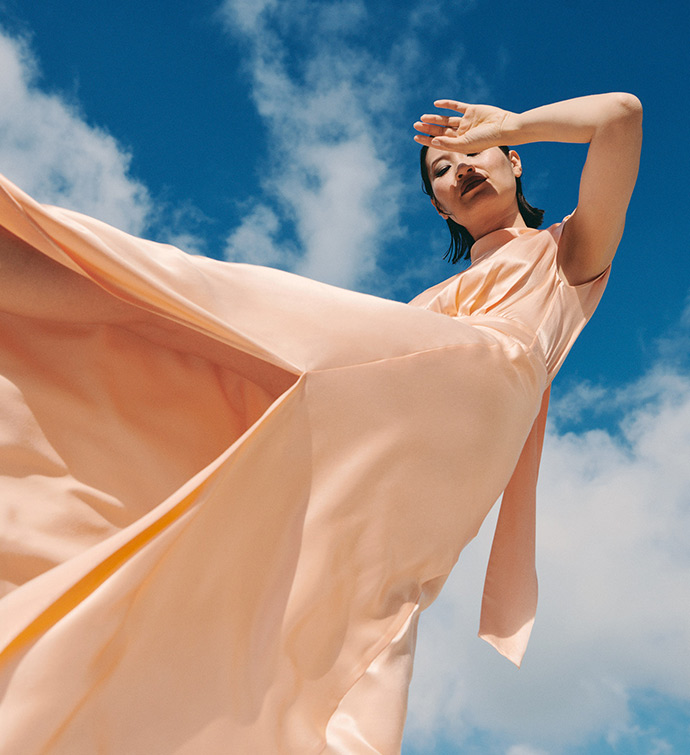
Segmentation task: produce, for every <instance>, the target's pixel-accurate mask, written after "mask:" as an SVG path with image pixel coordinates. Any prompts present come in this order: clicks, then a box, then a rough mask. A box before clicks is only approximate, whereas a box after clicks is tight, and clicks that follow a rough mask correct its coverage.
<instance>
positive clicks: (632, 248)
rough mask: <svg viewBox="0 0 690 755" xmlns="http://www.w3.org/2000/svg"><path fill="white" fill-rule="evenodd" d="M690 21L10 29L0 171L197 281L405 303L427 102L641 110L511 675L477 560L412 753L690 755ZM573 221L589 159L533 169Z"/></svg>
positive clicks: (576, 370) (233, 6)
mask: <svg viewBox="0 0 690 755" xmlns="http://www.w3.org/2000/svg"><path fill="white" fill-rule="evenodd" d="M689 32H690V6H688V5H687V3H684V2H665V1H664V0H661V1H660V2H657V3H648V2H645V3H643V2H615V3H614V2H593V1H591V0H575V1H574V2H571V3H556V2H551V3H546V2H542V1H541V0H539V1H537V2H533V3H528V4H522V5H517V4H515V3H505V2H497V1H496V0H494V1H493V2H491V3H489V2H488V1H487V0H467V1H466V2H457V3H440V2H434V0H426V2H392V0H391V1H390V2H389V1H388V0H386V1H385V2H364V1H361V0H343V1H342V2H308V1H307V0H255V1H254V2H252V1H251V0H245V1H244V2H243V1H242V0H198V1H197V2H196V3H182V2H177V1H175V0H165V1H164V0H119V2H117V3H112V2H111V3H105V2H101V0H70V1H69V2H60V1H59V0H32V2H31V3H26V2H22V1H20V0H3V1H2V2H0V169H1V170H3V172H5V173H6V174H7V175H8V176H9V177H10V178H12V179H13V180H15V181H16V182H17V183H19V184H20V185H21V186H22V187H23V188H25V189H26V190H28V191H29V192H30V193H32V194H34V195H35V196H36V197H37V198H39V199H42V200H44V201H48V202H52V203H55V204H62V205H65V206H69V207H72V208H75V209H80V210H82V211H85V212H89V213H90V214H93V215H96V216H98V217H101V218H103V219H105V220H108V221H110V222H112V223H114V224H115V225H118V226H120V227H124V228H126V229H127V230H130V231H132V232H135V233H139V234H142V235H147V236H150V237H155V238H157V239H160V240H165V241H171V242H173V243H176V244H178V245H179V246H181V247H183V248H185V249H187V250H188V251H192V252H194V253H203V254H209V255H211V256H215V257H219V258H226V259H229V260H247V261H253V262H258V263H262V264H272V265H278V266H281V267H285V268H288V269H291V270H295V271H297V272H300V273H302V274H306V275H311V276H314V277H318V278H321V279H323V280H327V281H328V282H332V283H336V284H338V285H343V286H346V287H349V288H356V289H359V290H363V291H367V292H371V293H376V294H379V295H381V296H387V297H393V298H397V299H401V300H407V299H410V298H412V297H413V296H414V295H415V294H416V293H418V291H420V290H421V289H423V288H425V287H426V286H427V285H430V284H432V283H434V282H436V281H438V280H440V279H441V278H445V277H448V276H449V275H451V274H453V273H454V272H455V271H456V270H455V269H454V268H452V267H450V266H448V265H447V264H446V263H444V262H442V261H441V259H440V258H441V256H442V253H443V251H444V249H445V246H446V244H447V241H446V235H445V234H446V232H445V226H444V225H443V223H442V222H441V221H440V220H439V219H438V218H437V217H436V216H435V215H434V213H433V212H432V210H431V208H430V206H429V205H428V202H427V201H426V199H425V198H424V197H423V195H422V194H421V191H420V181H419V177H418V168H417V150H418V148H417V145H415V143H414V142H413V141H412V134H413V131H412V128H411V124H412V123H413V121H414V120H416V119H417V117H418V116H419V115H420V114H421V113H423V112H425V111H428V110H429V109H430V108H431V103H432V101H433V100H434V99H436V98H438V97H451V98H457V99H462V100H465V101H483V102H489V103H491V104H497V105H500V106H502V107H505V108H507V109H514V110H524V109H527V108H529V107H534V106H537V105H540V104H544V103H546V102H551V101H554V100H558V99H563V98H566V97H573V96H578V95H582V94H589V93H595V92H603V91H612V90H624V91H631V92H633V93H635V94H637V95H638V97H640V99H641V100H642V102H643V105H644V107H645V145H644V150H643V156H642V165H641V171H640V178H639V181H638V187H637V189H636V191H635V195H634V197H633V200H632V203H631V207H630V212H629V215H628V222H627V228H626V234H625V237H624V239H623V242H622V244H621V247H620V250H619V254H618V256H617V258H616V261H615V264H614V271H613V275H612V278H611V282H610V284H609V287H608V291H607V293H606V296H605V297H604V300H603V302H602V304H601V306H600V308H599V310H598V312H597V314H596V316H595V318H594V320H593V321H592V322H591V323H590V324H589V325H588V327H587V329H586V331H585V332H584V333H583V335H582V336H581V338H580V340H579V342H578V344H577V345H576V347H575V348H574V349H573V352H572V354H571V356H570V357H569V360H568V362H567V363H566V365H565V367H564V368H563V370H562V371H561V374H560V375H559V377H558V379H557V382H556V385H555V386H554V397H555V400H554V403H553V411H552V418H551V423H550V431H549V438H548V441H547V449H546V451H545V459H544V466H543V470H542V477H541V482H540V508H541V513H540V517H541V518H540V525H539V526H540V530H539V538H540V540H539V542H540V545H539V553H538V557H539V569H540V580H541V595H542V598H541V605H540V611H539V614H538V617H537V624H536V627H535V631H534V635H533V640H532V645H531V646H530V649H529V651H528V655H527V658H526V661H525V664H524V666H523V669H522V670H521V671H520V672H515V671H514V670H513V669H512V668H510V667H509V664H507V663H506V662H505V661H502V660H501V659H498V658H494V657H493V656H492V655H491V651H490V650H489V649H488V648H487V649H485V648H484V646H483V643H480V642H479V641H478V640H476V639H475V637H474V634H475V632H476V623H477V615H478V605H479V603H478V600H479V597H478V594H479V590H480V589H481V574H482V569H483V568H484V566H485V561H486V549H487V547H488V545H487V543H488V540H487V538H488V537H489V535H490V531H488V530H487V531H486V532H483V533H482V534H480V536H479V538H478V540H477V541H476V543H474V544H473V545H472V546H471V547H470V548H469V549H468V551H467V553H466V554H464V555H463V558H462V563H461V566H460V568H459V569H458V570H457V575H455V576H454V577H453V578H452V579H451V581H450V582H449V584H448V585H447V587H446V590H445V592H444V594H443V595H442V597H441V598H440V599H439V601H438V603H437V605H436V606H434V607H433V608H432V609H430V611H429V612H428V614H427V616H425V617H423V619H422V624H421V630H420V642H419V651H418V656H417V663H416V667H415V679H414V682H413V686H412V691H411V698H410V711H409V722H408V730H407V735H406V742H405V748H404V752H405V753H408V755H416V753H431V754H434V753H439V754H440V753H453V752H467V753H505V754H506V755H543V753H549V754H551V753H553V754H554V755H555V754H558V753H563V755H599V753H660V754H661V753H664V754H665V753H681V752H686V751H687V750H688V747H690V744H689V743H690V661H689V660H688V648H690V626H689V624H690V619H689V618H688V613H689V610H688V608H687V606H688V605H690V595H689V594H688V593H689V587H688V586H689V585H690V558H689V557H688V553H689V549H688V544H687V532H688V531H690V530H689V528H688V524H690V522H689V519H690V492H689V491H690V472H688V470H687V469H686V467H687V466H688V465H687V462H686V459H687V458H689V457H690V359H689V358H688V357H689V348H688V347H689V346H690V299H689V298H688V290H689V288H690V259H689V255H688V251H689V250H688V241H687V237H686V228H685V226H686V222H687V220H686V218H687V205H688V198H689V196H690V193H689V191H688V176H690V150H689V149H688V147H687V144H686V142H687V133H688V129H687V124H688V122H689V119H690V98H689V97H688V86H687V72H688V71H689V70H690V53H689V47H690V46H689V45H688V43H687V38H688V33H689ZM520 152H521V154H522V157H523V163H524V166H525V178H524V179H523V181H524V187H525V194H526V196H527V198H528V199H529V201H530V202H531V203H532V204H535V205H537V206H540V207H544V208H545V209H546V220H547V223H552V222H556V221H558V220H560V219H561V218H562V217H563V216H564V215H566V214H567V213H568V212H570V211H571V210H572V209H573V207H574V206H575V203H576V200H577V181H578V176H579V171H580V169H581V166H582V162H583V160H584V155H585V148H584V147H583V146H581V145H559V144H548V145H528V146H525V147H522V148H521V149H520Z"/></svg>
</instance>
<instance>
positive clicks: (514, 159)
mask: <svg viewBox="0 0 690 755" xmlns="http://www.w3.org/2000/svg"><path fill="white" fill-rule="evenodd" d="M508 159H509V160H510V162H511V165H512V166H513V175H514V176H515V178H520V176H521V175H522V161H521V160H520V155H518V153H517V152H516V151H515V150H514V149H511V150H510V152H509V153H508Z"/></svg>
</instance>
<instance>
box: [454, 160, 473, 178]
mask: <svg viewBox="0 0 690 755" xmlns="http://www.w3.org/2000/svg"><path fill="white" fill-rule="evenodd" d="M474 170H475V168H474V165H472V164H471V163H467V162H465V161H464V160H461V161H460V162H459V163H458V167H457V168H456V169H455V179H456V180H457V181H459V180H460V179H461V178H462V177H463V176H465V175H467V174H468V173H474Z"/></svg>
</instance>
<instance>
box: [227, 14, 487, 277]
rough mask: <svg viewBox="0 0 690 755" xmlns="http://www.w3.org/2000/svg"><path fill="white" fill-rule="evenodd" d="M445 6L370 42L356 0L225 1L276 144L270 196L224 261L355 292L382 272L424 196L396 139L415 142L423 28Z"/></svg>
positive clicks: (235, 236)
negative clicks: (279, 269)
mask: <svg viewBox="0 0 690 755" xmlns="http://www.w3.org/2000/svg"><path fill="white" fill-rule="evenodd" d="M421 7H422V6H421V5H420V8H421ZM402 13H404V12H402ZM402 13H401V12H400V11H399V9H397V8H396V14H397V15H402ZM440 13H441V10H440V9H439V8H429V9H428V10H426V11H424V14H426V15H424V18H422V15H423V14H421V11H419V9H417V10H413V11H411V12H409V13H408V17H407V19H406V20H404V21H403V22H402V27H404V28H402V27H401V31H400V33H399V34H394V35H393V38H392V39H391V40H390V41H389V43H388V44H386V45H378V46H377V47H376V48H372V47H371V46H370V47H366V46H365V44H364V42H363V39H364V37H365V35H363V34H360V33H359V30H360V29H362V28H364V27H366V25H367V24H371V23H373V22H374V20H373V19H372V17H371V14H372V8H371V6H370V5H367V4H365V3H363V2H361V1H360V0H343V1H342V2H331V3H328V2H326V3H324V2H310V1H309V0H292V1H291V2H284V3H283V2H281V3H278V2H275V1H274V0H265V1H264V2H259V3H249V2H245V0H225V2H224V3H223V4H222V6H221V11H220V16H221V18H222V20H223V23H224V25H225V27H226V29H227V30H228V32H229V33H231V34H232V35H233V36H234V37H235V38H236V39H238V40H239V41H240V42H241V43H242V44H243V45H244V46H245V49H246V51H247V73H248V76H249V78H250V80H251V87H252V96H253V100H254V103H255V105H256V108H257V111H258V113H259V115H260V116H261V117H262V119H263V121H264V123H265V128H266V132H265V136H266V141H267V143H268V157H267V159H266V161H265V164H264V169H263V173H264V178H263V186H262V189H263V195H262V196H261V197H257V200H256V206H254V207H252V208H251V209H249V211H248V213H247V215H246V217H245V219H244V221H243V222H242V223H241V224H240V226H239V227H238V228H237V229H236V230H235V231H233V233H232V234H231V235H230V236H229V239H228V244H227V257H228V259H248V260H250V261H254V262H262V263H265V264H274V265H275V264H278V265H281V266H283V267H287V268H289V269H292V270H294V271H296V272H299V273H302V274H304V275H307V276H310V277H315V278H319V279H321V280H325V281H328V282H331V283H336V284H339V285H343V286H351V287H353V286H357V285H358V284H361V282H362V281H363V280H365V279H366V278H367V277H370V276H372V275H374V274H375V271H376V267H377V262H378V260H379V258H380V255H381V253H382V251H383V250H384V248H385V247H386V245H387V244H390V243H391V242H394V241H395V239H396V238H399V237H400V234H401V233H403V231H404V229H403V224H402V222H401V217H402V213H403V209H404V205H405V202H406V201H407V195H408V193H409V192H410V191H412V190H413V191H414V192H415V194H416V193H418V191H419V189H418V183H417V182H415V184H414V186H413V187H410V186H409V185H407V184H406V182H405V180H404V178H403V171H402V170H401V167H400V162H401V161H400V157H399V155H400V145H401V144H402V143H403V142H404V143H408V142H410V141H411V128H410V126H411V124H410V123H409V122H407V121H405V122H403V119H402V117H401V113H403V112H404V108H405V104H406V103H407V102H409V98H410V96H411V95H412V93H413V92H416V93H418V92H419V89H420V87H421V86H422V82H423V80H424V74H423V73H422V71H423V67H422V66H421V63H422V60H421V52H420V50H421V46H420V44H419V43H418V41H417V36H416V35H418V34H420V33H422V31H423V29H422V27H423V26H424V25H425V24H427V23H429V19H428V17H429V15H430V16H433V17H434V18H436V17H437V16H438V14H440ZM369 45H371V40H370V41H369ZM460 57H461V50H456V54H455V55H454V56H453V58H454V61H457V60H458V58H460ZM444 65H445V64H444V63H443V62H442V61H438V62H435V72H434V76H435V79H436V80H437V81H438V80H445V77H446V76H447V78H448V79H451V80H452V76H453V75H455V74H456V73H457V72H456V71H455V70H453V71H446V73H445V74H444V73H443V69H444ZM453 65H456V63H454V64H453ZM446 67H447V66H446ZM472 78H473V79H476V80H477V81H479V80H480V77H479V76H478V75H477V74H476V73H475V74H473V75H472ZM458 80H460V81H463V80H464V81H467V80H468V74H467V73H465V74H464V75H463V76H461V77H459V79H456V86H457V82H458ZM473 88H474V89H475V90H476V88H477V87H476V86H474V85H473ZM425 95H426V96H427V98H428V96H429V95H428V92H425ZM425 102H426V103H427V104H428V100H425ZM262 218H263V219H264V220H266V221H267V222H266V224H265V225H263V226H259V227H256V226H255V224H256V223H257V221H260V220H261V219H262Z"/></svg>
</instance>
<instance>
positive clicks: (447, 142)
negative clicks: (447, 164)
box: [428, 136, 476, 154]
mask: <svg viewBox="0 0 690 755" xmlns="http://www.w3.org/2000/svg"><path fill="white" fill-rule="evenodd" d="M428 146H429V147H434V149H446V150H449V151H451V152H461V153H463V154H467V153H468V152H475V151H476V148H475V147H473V146H469V145H468V144H467V143H466V142H465V141H464V140H463V139H458V137H457V136H452V137H451V136H434V137H429V144H428Z"/></svg>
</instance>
